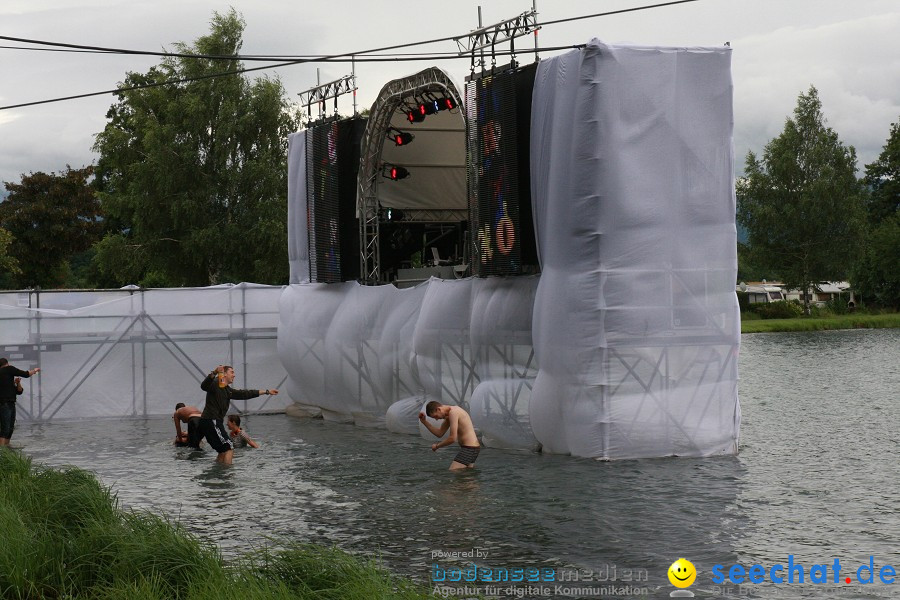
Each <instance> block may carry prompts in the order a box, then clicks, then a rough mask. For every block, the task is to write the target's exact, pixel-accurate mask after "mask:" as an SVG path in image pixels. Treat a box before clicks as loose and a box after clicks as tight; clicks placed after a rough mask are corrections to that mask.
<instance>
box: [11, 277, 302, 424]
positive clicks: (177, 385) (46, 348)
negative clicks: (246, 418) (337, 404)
mask: <svg viewBox="0 0 900 600" xmlns="http://www.w3.org/2000/svg"><path fill="white" fill-rule="evenodd" d="M280 295H281V287H279V286H264V285H255V284H246V283H242V284H239V285H221V286H213V287H207V288H178V289H146V290H145V289H139V288H133V289H122V290H46V291H38V290H25V291H20V292H0V356H2V357H6V358H8V359H9V361H10V363H11V364H12V365H14V366H16V367H19V368H20V369H23V370H24V369H29V368H32V367H41V372H40V374H38V375H36V376H33V377H31V378H30V379H24V380H23V384H24V386H23V387H24V388H25V393H24V394H23V395H22V396H19V398H18V401H17V419H19V420H22V421H28V420H32V421H40V422H48V421H52V420H54V419H72V418H109V417H146V416H152V415H171V414H172V413H173V411H174V410H175V404H176V403H177V402H184V403H185V404H189V405H190V404H193V405H196V406H200V407H201V408H202V406H203V402H204V398H205V393H204V392H203V391H202V390H201V389H200V382H201V381H202V379H203V378H204V377H205V376H206V374H207V373H208V372H209V371H210V370H212V369H213V368H215V366H216V365H218V364H228V365H232V366H233V367H234V368H235V371H236V373H237V379H236V380H235V384H234V385H235V387H238V388H245V387H246V388H250V389H259V388H267V387H272V388H278V387H280V386H281V385H282V383H284V381H285V377H286V375H285V371H284V369H283V368H282V366H281V364H280V362H279V361H278V357H277V354H276V340H275V334H276V327H277V323H278V313H277V306H278V298H279V296H280ZM289 404H290V399H289V398H287V397H286V396H267V397H262V398H259V399H253V400H247V401H238V402H235V403H234V410H235V411H241V412H244V411H250V412H262V411H266V412H268V411H271V412H283V411H284V409H285V408H286V407H287V406H288V405H289Z"/></svg>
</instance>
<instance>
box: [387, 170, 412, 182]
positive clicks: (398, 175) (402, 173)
mask: <svg viewBox="0 0 900 600" xmlns="http://www.w3.org/2000/svg"><path fill="white" fill-rule="evenodd" d="M390 173H391V180H392V181H397V180H398V179H406V178H407V177H409V171H407V170H406V169H404V168H403V167H391V171H390Z"/></svg>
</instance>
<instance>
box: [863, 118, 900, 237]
mask: <svg viewBox="0 0 900 600" xmlns="http://www.w3.org/2000/svg"><path fill="white" fill-rule="evenodd" d="M865 182H866V185H868V186H869V188H870V189H871V191H872V195H871V198H870V200H869V205H868V207H867V208H868V212H869V222H870V223H871V224H872V225H878V224H879V223H881V222H882V221H883V220H884V219H887V218H890V217H892V216H893V215H896V214H897V212H898V211H900V121H897V122H896V123H894V124H893V125H891V133H890V135H889V136H888V140H887V142H886V143H885V145H884V148H882V150H881V154H880V155H879V156H878V159H877V160H876V161H875V162H873V163H871V164H868V165H866V178H865Z"/></svg>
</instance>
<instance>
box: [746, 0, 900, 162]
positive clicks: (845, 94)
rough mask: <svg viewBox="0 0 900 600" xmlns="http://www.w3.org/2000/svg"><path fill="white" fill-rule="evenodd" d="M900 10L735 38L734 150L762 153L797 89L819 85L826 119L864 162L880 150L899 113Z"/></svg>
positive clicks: (781, 124) (794, 100)
mask: <svg viewBox="0 0 900 600" xmlns="http://www.w3.org/2000/svg"><path fill="white" fill-rule="evenodd" d="M897 31H900V12H895V13H887V14H882V15H874V16H869V17H864V18H859V19H853V20H849V21H844V22H840V23H834V24H830V25H823V26H819V27H811V28H798V27H785V28H781V29H778V30H776V31H773V32H771V33H768V34H763V35H755V36H750V37H746V38H743V39H739V40H735V41H734V43H733V44H732V45H733V47H734V55H733V72H734V79H735V94H734V95H735V100H734V105H735V151H736V156H737V157H738V164H737V167H738V170H740V169H742V167H743V164H744V163H743V157H744V156H745V155H746V153H747V150H753V151H754V152H756V153H757V154H760V153H761V152H762V149H763V147H764V146H765V144H766V143H767V142H768V141H769V140H770V139H772V138H773V137H776V136H777V135H779V134H780V133H781V131H782V130H783V128H784V122H785V119H786V118H788V117H790V116H792V114H793V111H794V108H795V107H796V104H797V97H798V96H799V95H800V94H801V93H805V92H806V91H807V90H809V87H810V86H815V87H816V89H818V91H819V98H820V100H821V101H822V111H823V113H824V115H825V118H826V120H827V123H828V125H829V126H830V127H832V128H833V129H834V130H835V131H836V132H837V133H838V135H839V137H840V139H841V141H842V142H843V143H844V144H846V145H853V146H854V147H855V148H856V150H857V154H858V157H859V165H858V166H859V167H860V168H861V169H862V168H864V165H865V164H866V163H869V162H872V161H873V160H875V158H876V157H877V156H878V154H879V153H880V152H881V148H882V147H883V146H884V143H885V142H886V140H887V137H888V134H889V132H890V124H891V123H893V122H896V121H897V120H898V118H900V36H898V35H897Z"/></svg>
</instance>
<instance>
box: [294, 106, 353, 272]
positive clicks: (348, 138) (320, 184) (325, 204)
mask: <svg viewBox="0 0 900 600" xmlns="http://www.w3.org/2000/svg"><path fill="white" fill-rule="evenodd" d="M365 123H366V120H365V119H343V120H340V121H331V122H327V123H322V124H317V125H314V126H312V127H310V130H309V133H308V135H307V137H306V143H307V148H306V195H307V211H308V214H307V225H308V229H309V269H310V281H313V282H318V283H337V282H341V281H351V280H354V279H357V278H358V277H359V221H358V220H357V218H356V176H357V173H358V171H359V145H360V140H361V138H362V134H363V132H364V130H365Z"/></svg>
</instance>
